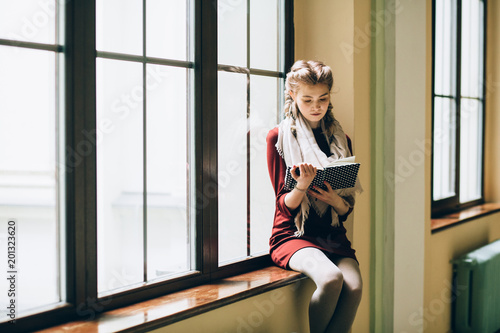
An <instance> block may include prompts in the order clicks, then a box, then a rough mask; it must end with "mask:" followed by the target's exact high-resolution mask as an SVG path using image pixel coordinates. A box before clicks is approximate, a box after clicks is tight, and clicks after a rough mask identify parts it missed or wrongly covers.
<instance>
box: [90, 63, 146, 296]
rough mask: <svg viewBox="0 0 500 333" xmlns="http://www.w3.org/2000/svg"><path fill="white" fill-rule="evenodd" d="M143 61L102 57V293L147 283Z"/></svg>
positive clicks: (99, 153) (99, 103)
mask: <svg viewBox="0 0 500 333" xmlns="http://www.w3.org/2000/svg"><path fill="white" fill-rule="evenodd" d="M142 105H143V88H142V64H140V63H132V62H126V61H116V60H107V59H100V58H98V59H97V123H96V128H97V133H98V135H99V138H98V139H97V228H98V237H97V240H98V244H97V250H98V251H97V252H98V291H99V292H100V293H102V292H106V291H110V290H113V289H116V288H119V287H124V286H129V285H131V284H134V283H137V282H141V281H143V215H144V214H143V193H144V191H143V160H144V159H143V112H142V110H143V107H142Z"/></svg>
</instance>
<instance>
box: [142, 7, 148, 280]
mask: <svg viewBox="0 0 500 333" xmlns="http://www.w3.org/2000/svg"><path fill="white" fill-rule="evenodd" d="M146 10H147V7H146V0H142V58H143V62H142V115H143V120H142V128H143V130H142V144H143V146H142V153H143V164H142V174H143V194H142V195H143V197H142V198H143V204H142V213H143V217H142V226H143V227H142V233H143V240H142V242H143V243H142V249H143V250H142V251H143V279H144V282H147V281H148V182H147V177H148V175H147V170H148V169H147V154H148V153H147V119H146V118H147V89H146V79H147V76H146V66H147V63H146V56H147V53H146V26H147V24H146V14H147V13H146Z"/></svg>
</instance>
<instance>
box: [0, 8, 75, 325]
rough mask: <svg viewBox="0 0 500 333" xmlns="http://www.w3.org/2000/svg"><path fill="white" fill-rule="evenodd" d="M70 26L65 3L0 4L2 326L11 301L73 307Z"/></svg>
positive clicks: (23, 307) (28, 308) (21, 307)
mask: <svg viewBox="0 0 500 333" xmlns="http://www.w3.org/2000/svg"><path fill="white" fill-rule="evenodd" d="M63 19H64V7H63V6H62V4H61V5H58V6H56V5H55V3H50V2H44V3H41V4H40V6H38V5H37V2H36V1H22V2H15V3H9V2H5V1H3V2H0V244H1V250H0V251H1V256H2V260H0V267H1V270H2V274H3V276H2V278H1V279H0V289H1V290H2V297H1V301H0V305H1V308H2V310H1V311H0V313H1V314H2V318H1V319H0V320H1V321H5V320H10V319H14V318H12V317H10V315H12V312H11V310H10V309H8V310H7V311H6V308H7V306H8V305H9V306H10V305H11V302H12V303H13V304H15V307H16V310H15V312H16V313H17V315H23V314H27V313H31V312H33V311H36V309H39V308H42V307H47V306H50V305H51V304H54V303H59V302H64V301H65V300H66V293H65V290H64V287H65V285H66V281H65V274H63V272H64V271H65V269H66V267H65V252H64V251H63V249H64V244H65V234H64V230H65V223H64V221H65V220H66V213H65V199H64V198H65V188H66V183H65V174H64V168H61V167H60V166H64V165H65V160H64V154H62V153H61V152H63V151H64V148H63V147H65V146H66V142H65V137H64V133H65V122H66V119H65V114H64V96H65V89H64V77H65V71H64V67H65V64H64V56H63V49H64V31H63V29H62V28H63V24H62V22H63ZM11 219H12V220H11ZM9 221H12V222H9ZM8 225H12V226H13V229H11V230H12V231H13V233H8ZM9 236H10V237H14V239H13V238H8V237H9ZM8 239H9V242H7V240H8ZM7 246H9V252H7V249H8V248H7ZM34 249H36V250H34ZM8 253H9V259H11V260H12V261H8V260H7V258H8ZM7 272H10V273H7ZM7 274H8V275H7ZM7 277H9V278H11V279H10V280H7V279H6V278H7ZM7 296H8V297H7ZM11 309H12V308H11ZM6 312H7V313H6Z"/></svg>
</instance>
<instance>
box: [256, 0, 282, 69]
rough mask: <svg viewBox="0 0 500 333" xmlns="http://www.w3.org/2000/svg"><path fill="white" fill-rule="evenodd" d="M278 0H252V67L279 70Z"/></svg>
mask: <svg viewBox="0 0 500 333" xmlns="http://www.w3.org/2000/svg"><path fill="white" fill-rule="evenodd" d="M278 15H279V13H278V0H252V1H250V67H252V68H258V69H267V70H273V71H277V70H278V64H279V55H280V53H279V50H278V45H279V30H278V28H279V25H278V22H279V17H278Z"/></svg>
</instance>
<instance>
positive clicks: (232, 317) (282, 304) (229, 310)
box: [151, 280, 314, 333]
mask: <svg viewBox="0 0 500 333" xmlns="http://www.w3.org/2000/svg"><path fill="white" fill-rule="evenodd" d="M313 290H314V283H312V282H311V280H302V281H300V282H298V283H295V284H292V285H288V286H286V287H282V288H278V289H275V290H272V291H269V292H266V293H263V294H260V295H257V296H254V297H250V298H247V299H245V300H243V301H240V302H236V303H232V304H230V305H226V306H223V307H221V308H218V309H215V310H212V311H209V312H206V313H203V314H201V315H198V316H194V317H191V318H189V319H186V320H182V321H179V322H177V323H174V324H171V325H168V326H165V327H162V328H159V329H157V330H154V331H151V332H154V333H198V332H203V333H281V332H301V333H303V332H309V322H308V318H307V306H308V304H309V303H308V302H309V298H310V295H311V293H312V292H313ZM152 315H153V316H154V314H152Z"/></svg>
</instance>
